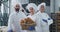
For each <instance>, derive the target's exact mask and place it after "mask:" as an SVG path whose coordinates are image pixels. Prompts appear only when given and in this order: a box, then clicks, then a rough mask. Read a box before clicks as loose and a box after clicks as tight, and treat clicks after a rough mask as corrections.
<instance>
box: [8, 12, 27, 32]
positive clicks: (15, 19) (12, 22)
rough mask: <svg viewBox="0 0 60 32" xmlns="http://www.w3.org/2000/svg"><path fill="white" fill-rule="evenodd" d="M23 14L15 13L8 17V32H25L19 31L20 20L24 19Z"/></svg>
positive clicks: (23, 31) (24, 31)
mask: <svg viewBox="0 0 60 32" xmlns="http://www.w3.org/2000/svg"><path fill="white" fill-rule="evenodd" d="M25 17H26V16H25V14H24V13H23V12H21V11H20V12H18V13H17V12H15V13H13V14H11V15H10V16H9V20H8V31H9V30H13V31H15V32H26V30H21V25H20V20H21V19H23V18H25Z"/></svg>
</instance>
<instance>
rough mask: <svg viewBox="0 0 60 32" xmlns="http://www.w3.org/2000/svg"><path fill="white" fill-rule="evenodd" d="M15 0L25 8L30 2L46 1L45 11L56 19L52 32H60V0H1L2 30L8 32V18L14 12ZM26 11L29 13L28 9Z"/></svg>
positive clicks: (0, 16) (51, 28) (0, 27)
mask: <svg viewBox="0 0 60 32" xmlns="http://www.w3.org/2000/svg"><path fill="white" fill-rule="evenodd" d="M15 1H18V2H19V3H21V4H22V6H23V7H24V9H25V7H26V5H27V4H29V3H35V4H36V5H38V4H40V3H42V2H45V3H46V5H47V7H46V11H45V12H46V13H48V14H49V15H50V17H51V18H52V19H53V20H54V23H53V24H51V25H50V32H60V18H59V17H60V0H0V32H7V24H8V18H9V15H10V14H11V13H12V12H14V11H12V10H13V8H12V6H13V5H14V2H15ZM25 10H26V9H25ZM26 12H27V13H29V12H28V11H27V10H26Z"/></svg>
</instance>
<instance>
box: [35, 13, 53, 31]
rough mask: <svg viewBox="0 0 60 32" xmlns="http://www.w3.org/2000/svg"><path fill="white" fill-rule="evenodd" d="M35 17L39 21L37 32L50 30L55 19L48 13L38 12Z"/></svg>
mask: <svg viewBox="0 0 60 32" xmlns="http://www.w3.org/2000/svg"><path fill="white" fill-rule="evenodd" d="M34 17H35V20H36V23H37V26H36V29H37V30H36V32H49V25H50V24H52V23H53V20H52V19H51V18H50V17H49V16H48V14H46V13H40V12H38V13H37V14H36V15H34ZM43 19H44V20H43Z"/></svg>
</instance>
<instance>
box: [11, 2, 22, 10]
mask: <svg viewBox="0 0 60 32" xmlns="http://www.w3.org/2000/svg"><path fill="white" fill-rule="evenodd" d="M16 4H19V5H20V10H22V9H23V8H22V4H21V3H20V2H18V1H12V4H11V7H12V8H11V10H15V8H14V7H15V6H16Z"/></svg>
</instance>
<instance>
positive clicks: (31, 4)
mask: <svg viewBox="0 0 60 32" xmlns="http://www.w3.org/2000/svg"><path fill="white" fill-rule="evenodd" d="M30 7H32V8H33V9H34V14H35V13H36V12H37V5H36V4H34V3H29V4H28V5H27V6H26V9H28V11H29V12H30ZM34 14H33V15H34ZM33 15H31V14H30V15H28V16H27V17H30V18H31V19H32V20H34V17H33ZM34 21H35V20H34ZM27 32H36V31H35V30H33V31H29V30H27Z"/></svg>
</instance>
